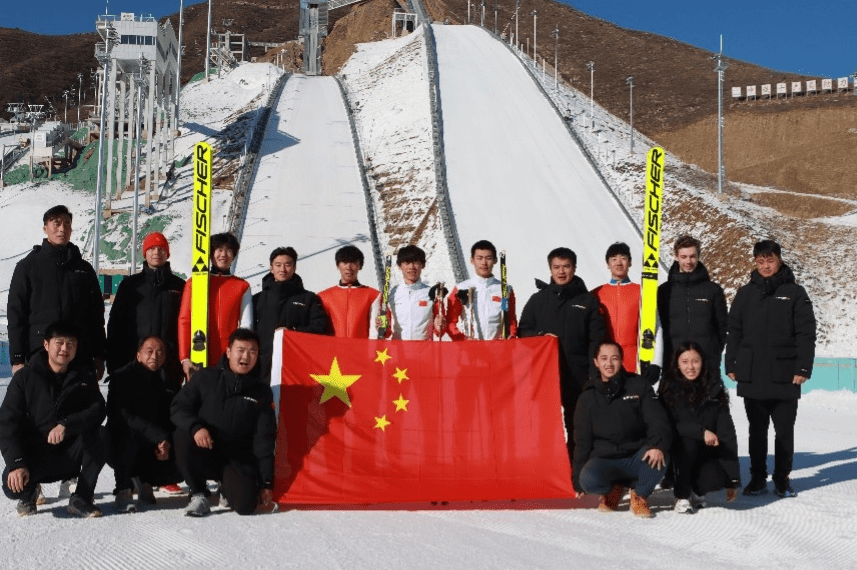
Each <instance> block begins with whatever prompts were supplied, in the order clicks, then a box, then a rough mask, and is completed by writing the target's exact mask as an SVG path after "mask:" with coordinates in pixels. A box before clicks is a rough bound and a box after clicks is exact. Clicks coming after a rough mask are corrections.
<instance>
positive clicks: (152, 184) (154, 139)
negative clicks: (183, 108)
mask: <svg viewBox="0 0 857 570" xmlns="http://www.w3.org/2000/svg"><path fill="white" fill-rule="evenodd" d="M95 29H96V31H97V32H98V33H99V35H100V36H101V39H102V42H101V43H99V44H97V45H96V48H95V51H96V57H98V56H99V55H100V56H101V57H102V59H104V58H105V57H108V58H109V61H110V64H109V65H108V66H107V68H108V69H109V75H108V76H107V77H106V78H105V77H104V65H102V67H101V69H100V70H99V72H100V75H101V81H100V82H99V84H100V86H101V87H100V88H101V89H104V88H105V86H106V87H107V99H106V100H107V103H106V107H105V109H104V110H102V109H100V108H99V109H98V116H99V118H100V114H101V112H102V111H103V112H105V113H106V119H107V121H106V125H107V126H106V128H105V132H104V133H102V135H101V136H102V137H103V140H107V141H112V140H114V139H118V140H119V145H118V146H117V149H118V150H117V152H118V154H119V156H118V160H116V162H115V163H114V145H112V144H110V145H107V160H106V163H107V165H108V168H107V172H106V178H105V180H106V186H105V187H106V192H105V196H106V204H105V208H104V215H105V217H106V216H109V215H110V202H111V196H115V197H116V198H117V199H118V198H120V197H121V196H122V193H123V192H124V191H125V189H126V188H127V187H128V186H130V185H131V181H132V179H131V176H132V169H131V157H132V152H133V148H134V145H133V144H131V143H132V141H133V140H134V139H135V138H138V137H142V138H143V139H145V143H144V145H145V166H144V167H145V173H146V176H145V184H144V187H143V190H144V204H145V206H147V207H148V206H149V204H150V201H151V198H152V196H153V195H154V196H155V198H156V199H157V196H158V194H157V189H158V187H159V186H160V184H161V180H162V174H163V173H164V172H165V171H169V166H170V165H171V163H172V160H173V152H174V150H173V138H174V133H175V129H176V126H175V124H176V119H175V117H176V107H177V105H178V93H179V85H177V80H176V70H177V68H178V49H179V45H178V39H177V38H176V34H175V32H174V30H173V27H172V24H171V23H170V21H169V20H165V21H164V23H163V24H159V23H158V22H157V20H155V18H153V17H152V16H147V15H142V14H141V15H135V14H132V13H128V12H123V13H122V14H121V15H120V16H119V17H117V16H112V15H100V16H98V20H97V21H96V23H95ZM110 30H115V35H116V36H117V38H118V43H116V44H115V45H113V46H112V47H111V49H107V45H106V42H107V38H108V34H109V31H110ZM141 64H143V65H142V66H143V67H145V68H147V69H148V71H147V75H148V82H147V83H146V90H145V91H146V92H147V96H146V97H145V99H143V98H141V97H138V94H137V93H136V90H137V89H138V87H136V85H135V82H134V80H133V77H134V75H135V74H138V73H139V72H140V69H141ZM97 100H100V97H99V98H97ZM138 100H140V101H141V104H142V106H143V109H142V116H143V128H142V129H141V132H134V118H135V117H136V114H137V113H136V105H137V101H138ZM125 141H127V144H126V142H125ZM123 164H124V165H125V169H124V170H125V174H124V176H123V174H122V172H123V168H122V166H123ZM133 175H136V174H133Z"/></svg>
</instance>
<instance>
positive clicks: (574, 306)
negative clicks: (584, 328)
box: [572, 305, 586, 311]
mask: <svg viewBox="0 0 857 570" xmlns="http://www.w3.org/2000/svg"><path fill="white" fill-rule="evenodd" d="M572 308H574V309H582V310H584V311H585V310H586V307H584V306H583V305H572Z"/></svg>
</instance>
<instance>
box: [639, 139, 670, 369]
mask: <svg viewBox="0 0 857 570" xmlns="http://www.w3.org/2000/svg"><path fill="white" fill-rule="evenodd" d="M664 158H665V155H664V149H662V148H660V147H657V146H656V147H652V148H651V149H649V152H648V154H647V155H646V204H645V217H644V218H643V286H642V289H643V290H642V297H643V298H642V306H641V307H640V345H639V348H638V350H637V355H638V358H639V368H640V369H642V366H643V364H651V362H652V360H654V357H655V328H656V326H657V320H658V268H659V266H660V256H659V248H660V243H661V211H662V209H663V208H662V206H663V192H664ZM639 371H640V370H638V372H639Z"/></svg>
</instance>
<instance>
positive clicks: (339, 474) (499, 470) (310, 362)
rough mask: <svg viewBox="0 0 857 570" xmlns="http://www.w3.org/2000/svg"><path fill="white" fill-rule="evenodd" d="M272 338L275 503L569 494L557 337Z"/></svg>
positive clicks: (293, 335)
mask: <svg viewBox="0 0 857 570" xmlns="http://www.w3.org/2000/svg"><path fill="white" fill-rule="evenodd" d="M280 339H282V360H281V362H282V365H281V367H280V370H281V378H280V384H281V385H280V386H279V391H280V395H279V433H278V438H277V459H276V462H277V468H276V472H275V487H274V497H275V499H276V500H277V501H278V502H280V503H295V504H366V503H390V502H422V501H463V500H490V499H525V498H558V497H564V498H568V497H574V491H573V489H572V486H571V469H570V466H569V461H568V452H567V451H566V446H565V439H564V435H563V423H562V414H561V408H560V397H559V370H558V359H557V344H556V339H554V338H549V337H541V338H527V339H516V340H506V341H467V342H421V341H383V340H363V339H347V338H334V337H328V336H318V335H311V334H305V333H298V332H293V331H288V330H280V331H278V333H277V336H276V338H275V346H278V345H279V342H280ZM276 360H280V359H279V358H278V359H276ZM276 360H275V364H276ZM275 371H276V368H275ZM273 376H274V378H275V379H274V380H273V381H272V384H276V383H277V381H276V376H277V375H276V373H275V374H274V375H273ZM275 389H276V387H275Z"/></svg>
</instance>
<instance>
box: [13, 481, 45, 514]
mask: <svg viewBox="0 0 857 570" xmlns="http://www.w3.org/2000/svg"><path fill="white" fill-rule="evenodd" d="M41 490H42V486H41V485H36V488H35V489H33V492H32V493H30V496H29V497H24V498H22V499H19V500H18V504H17V505H16V506H15V511H16V512H17V513H18V516H19V517H26V516H29V515H34V514H36V504H37V503H38V502H39V493H41Z"/></svg>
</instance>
